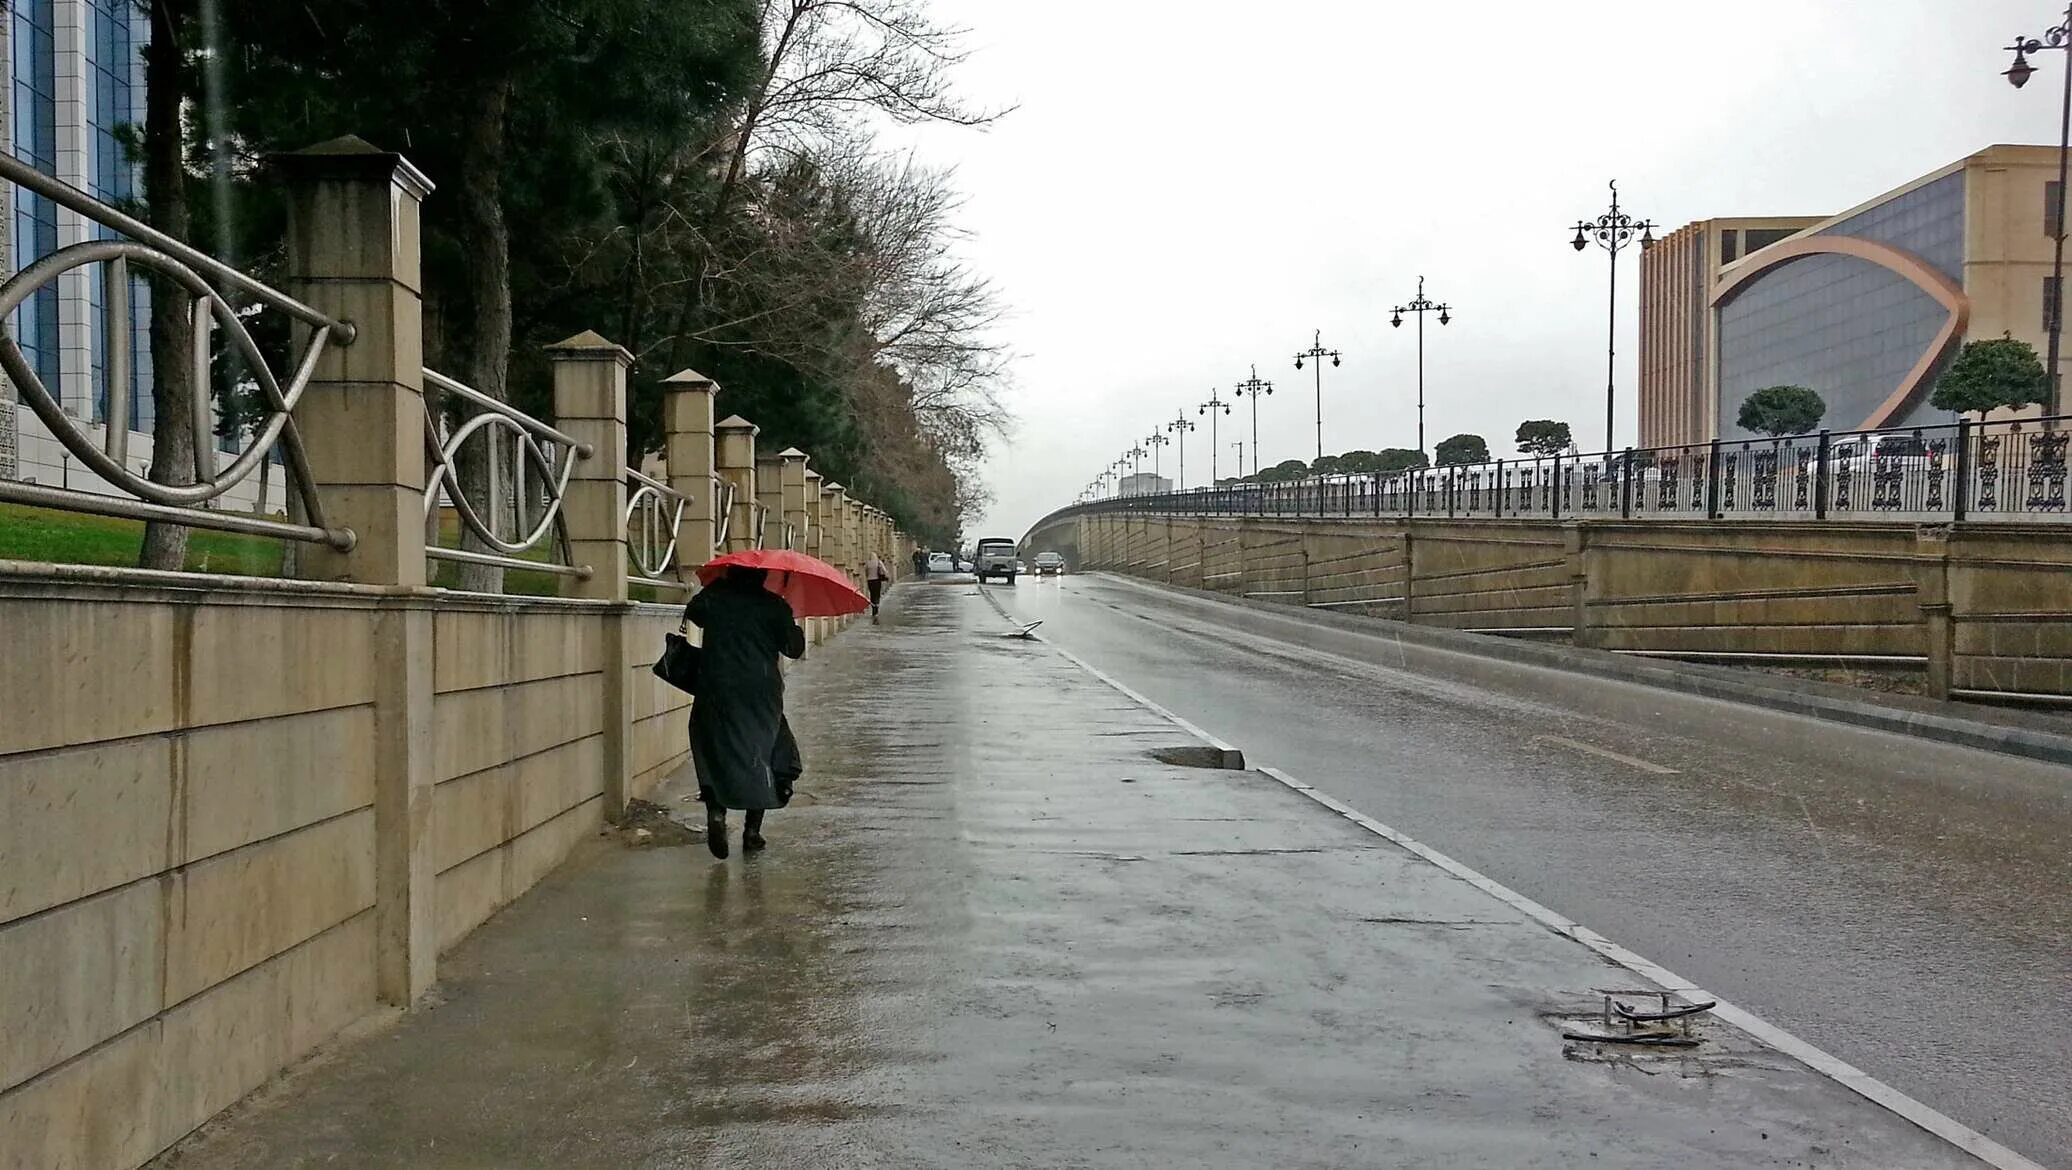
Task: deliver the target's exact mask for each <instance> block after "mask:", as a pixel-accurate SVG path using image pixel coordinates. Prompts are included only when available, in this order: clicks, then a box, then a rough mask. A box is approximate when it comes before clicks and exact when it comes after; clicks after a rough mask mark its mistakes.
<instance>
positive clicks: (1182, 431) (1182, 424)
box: [1165, 408, 1194, 491]
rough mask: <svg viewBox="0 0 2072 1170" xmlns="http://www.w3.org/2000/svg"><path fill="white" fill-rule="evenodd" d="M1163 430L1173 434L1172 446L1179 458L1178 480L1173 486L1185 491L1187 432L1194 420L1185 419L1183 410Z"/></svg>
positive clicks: (1192, 427) (1192, 425) (1191, 428)
mask: <svg viewBox="0 0 2072 1170" xmlns="http://www.w3.org/2000/svg"><path fill="white" fill-rule="evenodd" d="M1165 429H1166V430H1168V431H1171V432H1172V433H1173V444H1174V447H1175V450H1176V451H1177V453H1178V454H1179V456H1180V478H1179V481H1178V482H1177V483H1175V484H1174V485H1173V486H1174V487H1175V488H1177V489H1179V490H1181V491H1185V490H1187V432H1189V431H1191V430H1193V429H1194V420H1193V419H1191V418H1188V417H1187V411H1186V410H1185V409H1184V408H1183V409H1182V410H1181V411H1180V416H1179V417H1178V418H1175V419H1174V420H1173V421H1171V422H1169V423H1167V424H1166V425H1165Z"/></svg>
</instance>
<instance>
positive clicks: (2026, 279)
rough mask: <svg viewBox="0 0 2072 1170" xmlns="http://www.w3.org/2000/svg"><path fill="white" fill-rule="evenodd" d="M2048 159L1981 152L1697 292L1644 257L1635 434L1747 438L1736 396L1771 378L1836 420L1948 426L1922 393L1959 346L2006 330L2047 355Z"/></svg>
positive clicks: (2052, 175) (2012, 150)
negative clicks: (1814, 400)
mask: <svg viewBox="0 0 2072 1170" xmlns="http://www.w3.org/2000/svg"><path fill="white" fill-rule="evenodd" d="M2057 165H2058V151H2057V148H2056V147H2049V146H2011V145H2001V146H1990V147H1987V148H1986V149H1984V150H1981V151H1979V152H1977V153H1976V154H1972V155H1969V156H1967V157H1965V158H1962V159H1959V160H1958V161H1956V162H1953V163H1951V164H1949V165H1948V166H1945V167H1942V168H1940V169H1938V170H1936V171H1933V172H1931V173H1929V174H1927V175H1923V176H1922V177H1920V178H1918V179H1915V180H1914V181H1913V182H1910V183H1907V184H1905V185H1904V186H1901V187H1899V188H1897V189H1895V190H1892V191H1889V192H1886V193H1885V194H1883V195H1880V196H1878V197H1877V198H1875V199H1872V200H1870V201H1868V202H1866V203H1863V204H1861V205H1859V206H1857V207H1853V208H1851V209H1849V210H1848V211H1845V212H1842V213H1841V214H1839V215H1835V216H1831V217H1829V218H1826V219H1823V220H1820V221H1818V222H1815V223H1812V224H1810V225H1808V226H1806V227H1804V228H1802V229H1801V230H1799V231H1796V232H1793V233H1790V234H1787V235H1784V236H1783V238H1781V239H1775V240H1766V241H1764V243H1763V245H1762V246H1760V247H1755V248H1752V249H1748V250H1745V251H1743V252H1742V254H1740V255H1739V256H1738V257H1736V258H1734V259H1732V260H1730V261H1727V262H1725V263H1721V264H1719V265H1718V266H1717V268H1716V269H1715V270H1714V271H1712V272H1710V273H1708V274H1707V276H1706V288H1705V293H1704V296H1703V297H1702V298H1693V297H1690V296H1689V295H1688V292H1689V289H1690V278H1689V276H1688V274H1687V273H1686V272H1685V271H1682V270H1679V269H1678V267H1677V266H1675V265H1673V264H1668V263H1657V262H1655V261H1654V260H1653V258H1652V257H1650V259H1649V260H1648V261H1646V262H1644V263H1643V265H1642V275H1641V283H1642V302H1643V304H1644V305H1646V306H1648V307H1649V309H1652V311H1653V322H1652V323H1653V325H1654V326H1655V327H1654V328H1644V329H1643V332H1642V341H1641V366H1642V370H1643V377H1642V397H1641V418H1642V424H1641V433H1642V436H1643V442H1644V443H1649V444H1650V445H1654V443H1653V442H1650V440H1654V441H1657V442H1660V441H1666V442H1671V443H1675V442H1703V441H1706V440H1709V439H1713V438H1721V439H1737V438H1746V437H1748V436H1747V432H1745V431H1743V430H1741V428H1740V427H1739V426H1737V425H1736V422H1735V419H1736V415H1737V414H1738V413H1739V411H1740V406H1741V402H1742V400H1744V399H1745V398H1747V397H1748V395H1749V394H1751V393H1753V392H1754V391H1756V390H1759V389H1761V388H1763V387H1765V386H1775V385H1801V386H1808V387H1811V388H1812V389H1813V390H1814V391H1816V392H1818V393H1819V394H1820V396H1821V397H1822V398H1823V399H1825V400H1826V402H1827V417H1826V419H1825V420H1824V421H1823V424H1822V425H1823V426H1825V427H1827V428H1828V429H1831V430H1837V431H1841V430H1856V429H1867V428H1873V427H1901V426H1910V425H1924V424H1928V423H1937V422H1949V421H1952V417H1951V416H1950V415H1948V414H1946V413H1944V412H1941V411H1937V410H1934V409H1932V408H1931V407H1930V406H1929V405H1928V396H1929V393H1930V391H1931V390H1932V389H1933V388H1934V385H1935V379H1936V377H1937V375H1939V374H1940V373H1941V372H1942V370H1943V369H1944V368H1945V367H1946V366H1947V365H1948V363H1949V361H1950V360H1951V358H1953V357H1954V356H1955V355H1956V352H1957V350H1958V348H1959V347H1961V346H1962V345H1963V343H1964V342H1965V341H1967V340H1970V339H1974V338H1985V337H1999V336H2002V335H2003V334H2005V335H2008V336H2012V337H2015V338H2018V339H2020V340H2023V341H2027V342H2029V343H2030V344H2032V345H2034V346H2035V347H2036V350H2037V352H2038V353H2039V354H2041V353H2044V352H2046V351H2047V347H2048V339H2049V324H2048V314H2050V313H2053V312H2055V311H2056V305H2057V299H2058V298H2057V295H2056V290H2055V289H2054V288H2052V287H2051V281H2050V267H2051V245H2052V239H2053V234H2054V233H2055V231H2056V228H2057V225H2056V224H2055V223H2054V222H2052V221H2051V216H2052V213H2053V211H2054V207H2053V204H2054V202H2055V199H2056V183H2057ZM1694 226H1695V225H1694ZM1671 238H1674V237H1671ZM1665 242H1667V241H1666V240H1665ZM1664 259H1668V257H1665V258H1664ZM1686 306H1688V309H1686ZM1647 311H1648V310H1647V309H1644V313H1645V312H1647ZM1694 315H1696V316H1694ZM1690 337H1701V338H1702V339H1703V352H1702V354H1700V353H1697V352H1693V351H1694V349H1695V347H1693V346H1692V345H1691V344H1690V343H1689V342H1688V341H1687V340H1685V339H1687V338H1690ZM1665 338H1666V339H1668V340H1665ZM1672 341H1674V342H1680V343H1681V344H1680V345H1679V347H1678V348H1679V349H1680V350H1681V352H1678V353H1675V354H1671V353H1668V352H1667V351H1666V350H1665V348H1664V347H1665V346H1666V345H1667V344H1669V343H1670V342H1672ZM1693 359H1695V363H1694V362H1693ZM2061 361H2062V359H2061ZM1694 364H1695V369H1694V368H1693V365H1694ZM1651 373H1652V374H1653V381H1652V382H1651V379H1650V375H1651ZM2060 409H2062V408H2061V407H2060ZM1701 423H1702V426H1699V425H1694V424H1701ZM1701 431H1702V432H1704V433H1700V432H1701Z"/></svg>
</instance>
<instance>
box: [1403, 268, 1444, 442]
mask: <svg viewBox="0 0 2072 1170" xmlns="http://www.w3.org/2000/svg"><path fill="white" fill-rule="evenodd" d="M1432 312H1436V313H1438V314H1439V324H1441V325H1444V324H1446V323H1447V322H1449V321H1451V320H1453V317H1452V309H1451V308H1449V307H1448V306H1446V305H1435V304H1433V303H1432V302H1431V299H1430V298H1428V297H1426V296H1425V294H1424V277H1422V276H1420V277H1418V278H1417V296H1416V298H1415V299H1413V300H1412V301H1411V302H1410V303H1409V304H1407V305H1397V306H1396V307H1395V309H1394V310H1392V311H1391V313H1390V316H1389V324H1390V325H1391V326H1393V327H1395V328H1397V329H1401V328H1402V327H1403V314H1405V313H1416V314H1417V453H1418V454H1420V455H1422V454H1424V449H1425V445H1424V319H1425V314H1426V313H1432Z"/></svg>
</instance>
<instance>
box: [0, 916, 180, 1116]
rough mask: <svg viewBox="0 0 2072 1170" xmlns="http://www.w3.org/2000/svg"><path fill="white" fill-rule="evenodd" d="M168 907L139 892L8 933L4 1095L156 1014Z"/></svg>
mask: <svg viewBox="0 0 2072 1170" xmlns="http://www.w3.org/2000/svg"><path fill="white" fill-rule="evenodd" d="M163 906H164V894H163V893H162V891H161V890H160V888H159V883H158V882H136V883H133V884H131V885H128V886H124V887H122V888H121V889H119V890H115V891H113V892H110V893H107V894H103V895H101V896H99V897H96V898H88V899H85V900H83V901H79V902H74V903H72V904H71V905H69V906H65V907H63V908H62V909H59V910H54V911H52V912H51V913H49V914H43V915H39V916H37V917H35V918H30V919H27V920H25V921H22V922H18V923H15V924H14V925H12V926H7V927H0V1036H5V1037H6V1038H7V1040H6V1043H4V1044H0V1089H6V1088H10V1087H12V1086H14V1085H16V1084H19V1083H21V1082H22V1081H25V1080H27V1079H29V1078H30V1077H31V1076H34V1075H35V1074H36V1073H38V1072H40V1071H42V1070H43V1069H46V1068H49V1067H50V1066H51V1065H54V1064H56V1063H58V1062H59V1061H62V1060H65V1059H67V1058H69V1057H72V1056H75V1055H77V1054H78V1053H81V1052H84V1051H86V1050H87V1049H89V1048H91V1047H93V1046H94V1045H96V1044H98V1043H100V1042H101V1041H103V1040H106V1039H107V1038H108V1037H110V1036H113V1035H115V1034H116V1033H118V1032H121V1031H123V1030H124V1029H126V1028H129V1027H131V1026H133V1025H135V1024H137V1023H138V1022H139V1021H142V1020H145V1019H148V1018H150V1017H151V1016H153V1015H155V1014H157V1012H158V1010H159V1007H160V1003H159V998H158V995H159V987H158V979H159V971H160V970H161V968H162V966H163V959H164V951H163V944H164V940H165V936H164V930H163V924H162V922H161V921H160V915H161V912H162V909H163ZM4 1132H5V1130H0V1133H4ZM0 1144H4V1143H0Z"/></svg>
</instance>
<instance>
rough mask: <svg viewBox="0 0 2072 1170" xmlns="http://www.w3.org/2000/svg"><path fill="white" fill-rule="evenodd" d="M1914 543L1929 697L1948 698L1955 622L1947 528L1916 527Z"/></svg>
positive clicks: (1953, 655) (1955, 655)
mask: <svg viewBox="0 0 2072 1170" xmlns="http://www.w3.org/2000/svg"><path fill="white" fill-rule="evenodd" d="M1914 546H1915V555H1916V558H1917V563H1918V565H1919V568H1918V570H1917V573H1918V579H1917V581H1916V584H1915V587H1914V589H1915V596H1916V597H1917V598H1918V599H1919V604H1920V606H1921V617H1922V619H1923V622H1924V624H1925V625H1926V626H1927V630H1926V633H1927V636H1928V651H1927V653H1928V697H1929V698H1931V699H1947V698H1949V697H1950V687H1951V686H1952V685H1954V684H1953V683H1952V681H1951V675H1952V674H1953V673H1954V668H1955V665H1956V661H1957V643H1956V632H1955V631H1956V622H1955V621H1954V620H1953V617H1952V609H1951V605H1950V530H1949V529H1948V528H1946V527H1940V526H1935V527H1929V526H1923V527H1920V528H1916V529H1915V530H1914Z"/></svg>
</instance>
